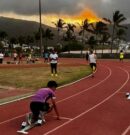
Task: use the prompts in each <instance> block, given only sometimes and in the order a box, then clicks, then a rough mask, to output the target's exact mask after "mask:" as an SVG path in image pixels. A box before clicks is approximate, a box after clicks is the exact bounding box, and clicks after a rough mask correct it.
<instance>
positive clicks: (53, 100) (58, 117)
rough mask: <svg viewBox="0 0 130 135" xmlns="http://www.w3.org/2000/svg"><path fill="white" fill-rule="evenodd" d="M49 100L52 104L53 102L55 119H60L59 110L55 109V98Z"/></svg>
mask: <svg viewBox="0 0 130 135" xmlns="http://www.w3.org/2000/svg"><path fill="white" fill-rule="evenodd" d="M51 101H52V104H53V107H54V110H55V113H56V115H57V119H58V120H59V119H60V115H59V112H58V109H57V106H56V102H55V99H54V98H51Z"/></svg>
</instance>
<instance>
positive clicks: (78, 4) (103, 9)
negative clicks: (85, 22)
mask: <svg viewBox="0 0 130 135" xmlns="http://www.w3.org/2000/svg"><path fill="white" fill-rule="evenodd" d="M41 2H42V12H44V14H49V13H55V14H61V13H62V14H68V15H71V14H77V13H78V12H79V11H81V10H83V9H84V8H87V7H89V8H90V9H92V10H93V11H94V12H96V13H97V14H98V15H99V16H101V17H109V18H110V17H112V14H113V12H114V11H115V10H120V11H121V12H122V13H123V14H124V15H125V16H126V17H127V18H130V8H129V5H130V0H41ZM38 3H39V0H0V13H2V12H14V13H16V14H21V15H36V14H38Z"/></svg>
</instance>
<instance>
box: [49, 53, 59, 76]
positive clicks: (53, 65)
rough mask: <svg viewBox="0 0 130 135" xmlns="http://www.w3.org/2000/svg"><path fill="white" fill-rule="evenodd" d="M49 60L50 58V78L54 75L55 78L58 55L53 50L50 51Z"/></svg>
mask: <svg viewBox="0 0 130 135" xmlns="http://www.w3.org/2000/svg"><path fill="white" fill-rule="evenodd" d="M49 58H50V65H51V76H54V75H55V76H57V63H58V54H57V53H56V52H55V50H52V51H51V54H50V56H49Z"/></svg>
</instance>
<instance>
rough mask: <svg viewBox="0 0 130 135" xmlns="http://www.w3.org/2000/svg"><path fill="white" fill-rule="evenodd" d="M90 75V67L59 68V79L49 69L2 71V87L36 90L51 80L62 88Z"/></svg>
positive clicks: (0, 82)
mask: <svg viewBox="0 0 130 135" xmlns="http://www.w3.org/2000/svg"><path fill="white" fill-rule="evenodd" d="M90 73H91V69H90V67H89V66H76V67H59V68H58V77H51V75H50V68H49V67H38V68H19V69H16V68H15V69H12V68H9V69H0V85H1V86H11V87H16V88H29V89H32V90H36V89H37V88H40V87H46V84H47V82H48V81H49V80H55V81H57V83H58V84H59V86H61V85H63V84H66V83H69V82H72V81H75V80H77V79H79V78H82V77H84V76H86V75H89V74H90Z"/></svg>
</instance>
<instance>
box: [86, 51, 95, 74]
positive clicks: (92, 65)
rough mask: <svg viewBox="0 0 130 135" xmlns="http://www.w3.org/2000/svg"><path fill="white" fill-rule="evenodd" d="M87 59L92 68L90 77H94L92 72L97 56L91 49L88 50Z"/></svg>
mask: <svg viewBox="0 0 130 135" xmlns="http://www.w3.org/2000/svg"><path fill="white" fill-rule="evenodd" d="M88 60H89V64H90V67H91V69H92V77H94V72H95V70H96V68H97V64H96V61H97V56H96V54H95V53H93V51H92V50H91V51H90V54H89V58H88Z"/></svg>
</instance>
